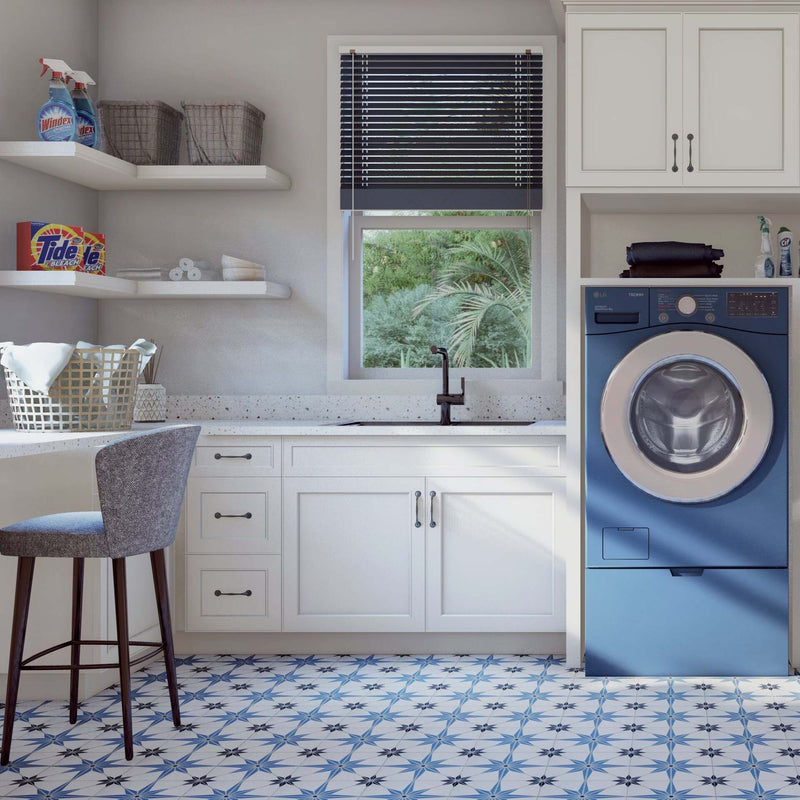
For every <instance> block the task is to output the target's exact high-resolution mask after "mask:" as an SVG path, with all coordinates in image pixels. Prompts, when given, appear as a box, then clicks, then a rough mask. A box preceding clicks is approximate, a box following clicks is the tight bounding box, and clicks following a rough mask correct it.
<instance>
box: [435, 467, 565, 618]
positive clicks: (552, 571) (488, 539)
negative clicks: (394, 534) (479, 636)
mask: <svg viewBox="0 0 800 800" xmlns="http://www.w3.org/2000/svg"><path fill="white" fill-rule="evenodd" d="M564 484H565V479H564V478H510V479H509V478H442V479H435V480H429V481H428V486H427V488H428V494H429V495H430V493H431V492H435V495H433V496H432V497H430V498H429V499H430V502H431V503H432V508H431V511H430V515H429V519H428V520H426V533H427V560H426V563H427V568H428V572H427V587H426V598H427V629H428V630H435V631H563V630H564V624H565V614H564V611H565V608H564V606H565V594H564V557H563V552H562V546H561V544H562V538H561V537H563V535H564V527H563V513H564ZM431 522H433V523H434V525H433V526H431Z"/></svg>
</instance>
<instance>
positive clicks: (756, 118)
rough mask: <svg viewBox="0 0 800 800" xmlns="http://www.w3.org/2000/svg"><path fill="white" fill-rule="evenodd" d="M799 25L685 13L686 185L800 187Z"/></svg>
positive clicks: (783, 17) (784, 17)
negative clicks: (799, 116) (799, 113)
mask: <svg viewBox="0 0 800 800" xmlns="http://www.w3.org/2000/svg"><path fill="white" fill-rule="evenodd" d="M799 26H800V21H799V18H798V16H797V15H796V14H757V15H756V14H686V15H685V17H684V71H683V80H684V89H683V102H684V107H683V123H684V124H683V134H684V136H683V149H684V163H685V165H686V169H685V172H684V184H685V185H690V186H691V185H697V186H787V185H797V184H798V183H799V182H800V173H799V172H798V149H800V143H799V142H798V140H799V139H800V128H799V127H798V105H799V102H798V101H799V100H800V89H799V88H798V69H800V56H798V28H799ZM690 136H691V137H692V140H691V149H692V153H691V156H692V157H691V164H690V163H689V146H690V142H689V137H690Z"/></svg>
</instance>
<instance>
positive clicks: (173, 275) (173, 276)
mask: <svg viewBox="0 0 800 800" xmlns="http://www.w3.org/2000/svg"><path fill="white" fill-rule="evenodd" d="M181 260H183V259H181ZM193 269H195V267H191V268H190V270H189V272H191V270H193ZM169 279H170V280H171V281H180V280H183V270H182V269H181V268H180V267H173V268H172V269H171V270H170V271H169ZM189 280H191V278H189Z"/></svg>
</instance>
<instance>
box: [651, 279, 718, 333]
mask: <svg viewBox="0 0 800 800" xmlns="http://www.w3.org/2000/svg"><path fill="white" fill-rule="evenodd" d="M654 296H655V301H656V307H657V314H656V319H657V320H658V321H659V322H660V323H661V324H662V325H666V324H668V323H675V322H690V321H691V322H702V321H704V319H705V318H706V317H707V316H709V315H710V316H711V317H712V318H716V317H718V316H719V315H720V314H724V313H725V292H720V291H716V290H714V289H693V290H692V289H689V290H687V289H685V288H677V287H676V288H672V287H670V288H665V289H655V290H652V291H651V294H650V297H651V301H652V298H653V297H654Z"/></svg>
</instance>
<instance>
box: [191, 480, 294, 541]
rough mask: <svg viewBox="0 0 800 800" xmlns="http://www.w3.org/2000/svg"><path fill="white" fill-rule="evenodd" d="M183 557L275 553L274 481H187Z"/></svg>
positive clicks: (277, 510)
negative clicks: (199, 554) (191, 555)
mask: <svg viewBox="0 0 800 800" xmlns="http://www.w3.org/2000/svg"><path fill="white" fill-rule="evenodd" d="M186 506H187V512H186V518H187V526H186V550H187V552H189V553H220V554H223V555H224V554H228V553H280V551H281V480H280V478H190V479H189V486H188V491H187V494H186Z"/></svg>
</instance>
